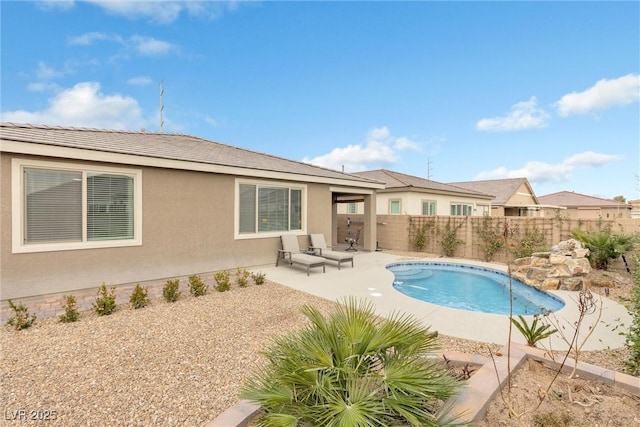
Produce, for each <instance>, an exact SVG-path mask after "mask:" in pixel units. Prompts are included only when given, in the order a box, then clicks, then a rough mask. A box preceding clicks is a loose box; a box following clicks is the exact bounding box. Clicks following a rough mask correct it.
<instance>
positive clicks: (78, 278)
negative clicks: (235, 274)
mask: <svg viewBox="0 0 640 427" xmlns="http://www.w3.org/2000/svg"><path fill="white" fill-rule="evenodd" d="M11 157H12V156H11V155H9V154H7V153H2V157H1V158H0V179H1V191H0V212H1V222H0V227H1V231H2V233H1V240H0V300H6V299H9V298H19V297H24V296H28V295H43V294H49V293H59V292H72V291H74V290H81V289H87V288H95V287H97V286H100V284H101V283H102V282H105V283H107V285H109V286H111V285H119V284H129V283H136V282H140V281H147V280H158V279H164V278H171V277H177V276H184V275H189V274H196V273H198V274H199V273H207V272H213V271H218V270H223V269H235V268H237V267H252V266H259V265H265V264H271V263H275V260H276V253H277V249H278V248H279V247H280V241H279V238H278V237H270V238H255V239H245V240H237V239H235V238H234V189H235V177H233V176H227V175H219V174H212V173H204V172H192V171H182V170H168V169H160V168H151V167H142V168H141V169H142V186H143V191H142V194H143V196H142V206H143V208H142V209H143V219H142V225H143V228H142V246H132V247H120V248H103V249H81V250H67V251H56V252H40V253H18V254H14V253H12V247H11ZM21 157H22V158H25V156H21ZM50 160H51V159H50ZM65 162H66V163H70V162H69V161H67V160H65ZM79 163H81V164H91V163H87V162H79ZM263 181H264V180H263ZM278 182H279V183H282V181H278ZM331 213H332V205H331V191H330V189H329V187H328V186H327V185H323V184H308V185H307V209H306V214H307V216H306V218H307V230H311V232H314V233H315V232H320V233H325V235H328V236H330V235H331V218H332V215H331ZM301 234H302V233H301ZM300 242H301V246H302V245H306V244H307V242H306V238H305V237H300Z"/></svg>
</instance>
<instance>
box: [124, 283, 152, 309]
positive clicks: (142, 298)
mask: <svg viewBox="0 0 640 427" xmlns="http://www.w3.org/2000/svg"><path fill="white" fill-rule="evenodd" d="M129 304H131V307H133V308H135V309H136V310H137V309H139V308H143V307H146V306H147V305H149V293H148V292H147V290H146V289H145V288H143V287H142V286H140V284H137V285H136V287H135V288H133V292H131V296H130V297H129Z"/></svg>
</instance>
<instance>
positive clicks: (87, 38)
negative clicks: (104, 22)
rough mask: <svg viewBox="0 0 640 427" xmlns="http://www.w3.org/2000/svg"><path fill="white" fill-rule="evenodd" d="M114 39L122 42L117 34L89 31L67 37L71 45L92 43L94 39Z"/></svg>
mask: <svg viewBox="0 0 640 427" xmlns="http://www.w3.org/2000/svg"><path fill="white" fill-rule="evenodd" d="M105 40H106V41H115V42H118V43H122V38H121V37H120V36H119V35H117V34H107V33H98V32H95V31H94V32H89V33H84V34H81V35H79V36H75V37H69V40H68V41H69V44H71V45H80V46H89V45H91V44H93V42H95V41H105Z"/></svg>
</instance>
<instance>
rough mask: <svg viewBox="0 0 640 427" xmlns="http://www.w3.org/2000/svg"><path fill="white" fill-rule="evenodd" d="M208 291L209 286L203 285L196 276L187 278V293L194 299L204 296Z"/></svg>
mask: <svg viewBox="0 0 640 427" xmlns="http://www.w3.org/2000/svg"><path fill="white" fill-rule="evenodd" d="M208 290H209V285H207V284H206V283H204V281H203V280H202V279H201V278H200V276H198V275H195V274H194V275H192V276H189V292H190V293H191V295H193V296H194V297H201V296H202V295H205V294H206V293H207V291H208Z"/></svg>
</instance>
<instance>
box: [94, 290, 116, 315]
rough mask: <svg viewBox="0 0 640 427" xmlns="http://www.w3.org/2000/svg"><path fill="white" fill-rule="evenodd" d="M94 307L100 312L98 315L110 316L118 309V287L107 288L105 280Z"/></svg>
mask: <svg viewBox="0 0 640 427" xmlns="http://www.w3.org/2000/svg"><path fill="white" fill-rule="evenodd" d="M93 309H94V310H95V312H96V313H98V316H108V315H110V314H111V313H113V312H114V311H115V309H116V289H115V288H111V290H110V291H109V290H107V285H106V284H105V283H104V282H103V283H102V285H101V286H100V288H99V289H98V296H97V297H96V301H95V302H94V303H93Z"/></svg>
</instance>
